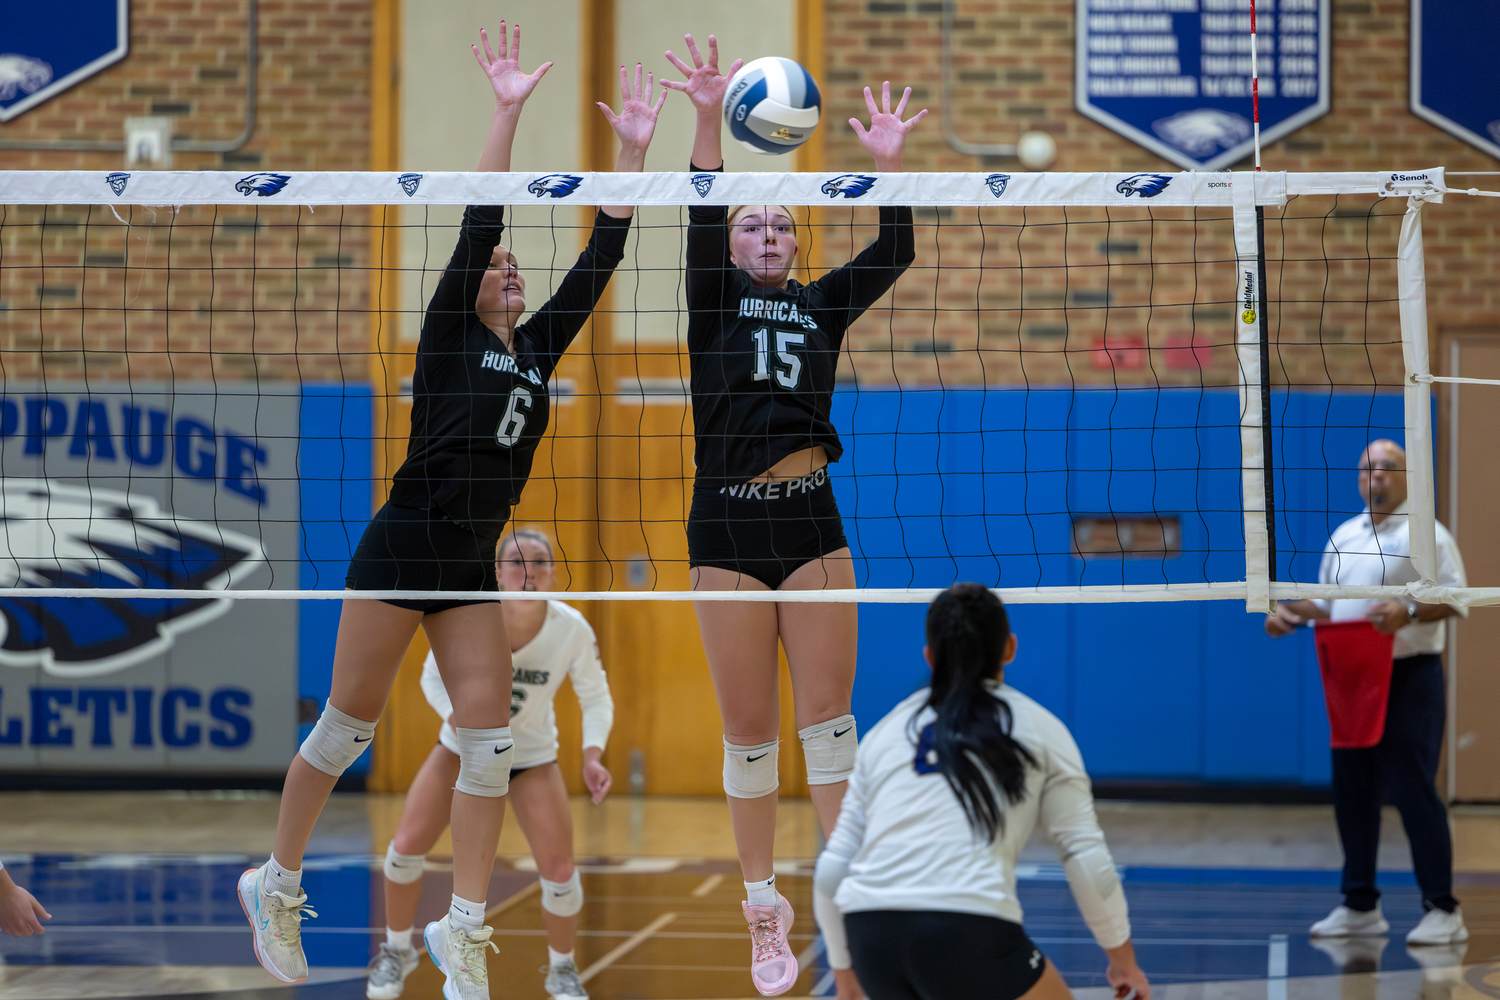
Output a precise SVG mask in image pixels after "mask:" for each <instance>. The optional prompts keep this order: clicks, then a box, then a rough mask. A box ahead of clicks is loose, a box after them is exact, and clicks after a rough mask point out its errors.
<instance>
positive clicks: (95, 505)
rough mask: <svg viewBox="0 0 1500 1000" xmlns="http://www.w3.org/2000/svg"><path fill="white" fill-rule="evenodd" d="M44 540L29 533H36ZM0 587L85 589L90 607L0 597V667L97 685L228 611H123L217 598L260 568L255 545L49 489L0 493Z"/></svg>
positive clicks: (115, 501) (17, 484)
mask: <svg viewBox="0 0 1500 1000" xmlns="http://www.w3.org/2000/svg"><path fill="white" fill-rule="evenodd" d="M39 523H41V524H44V525H45V526H46V529H47V530H45V531H37V530H36V525H37V524H39ZM0 546H3V551H4V554H5V558H4V560H3V562H0V587H7V588H29V587H82V588H97V589H98V591H99V597H97V598H73V597H25V596H6V597H0V666H3V667H21V668H28V667H41V668H42V670H43V671H44V672H45V673H47V674H49V675H51V676H54V677H97V676H100V675H101V674H110V673H115V672H116V671H119V670H123V669H124V668H126V667H128V666H131V665H132V664H135V663H139V662H140V661H142V660H145V659H149V658H150V657H153V656H157V655H160V654H161V653H163V652H165V651H166V650H167V649H168V648H169V647H171V645H172V643H173V641H174V637H175V636H177V635H179V634H181V633H183V632H187V631H190V630H191V629H195V628H198V627H199V626H201V625H205V624H207V623H208V622H210V621H212V620H213V619H215V618H218V617H219V616H220V615H222V614H224V613H225V612H226V611H228V610H229V608H230V605H231V603H232V602H231V601H230V600H228V599H227V598H203V597H182V598H167V599H165V600H163V599H160V598H152V599H130V598H127V597H118V596H115V595H118V594H123V593H128V592H129V591H131V590H133V589H136V588H141V587H149V588H153V589H158V588H161V589H180V590H225V589H228V588H229V586H230V585H231V583H237V582H239V581H241V580H243V579H244V578H245V577H246V576H248V575H249V574H251V573H253V572H255V571H256V570H258V569H260V568H261V567H263V566H264V565H265V563H266V556H265V552H264V550H263V549H262V548H261V545H260V542H258V541H257V540H255V539H254V538H251V537H249V536H247V535H242V534H240V533H239V532H235V531H229V530H227V529H225V528H221V527H219V526H218V525H217V524H214V523H212V522H207V521H197V520H193V519H191V518H186V517H181V516H178V515H174V514H172V513H170V512H167V511H163V510H162V509H161V506H160V505H159V504H158V503H157V501H156V500H155V499H154V498H152V497H149V496H143V495H141V494H136V493H123V492H120V491H117V490H105V489H99V488H97V487H93V488H89V487H80V486H70V485H67V484H65V483H59V482H55V481H53V480H49V479H20V478H17V479H5V480H3V481H0Z"/></svg>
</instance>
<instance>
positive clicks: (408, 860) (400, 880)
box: [385, 840, 427, 885]
mask: <svg viewBox="0 0 1500 1000" xmlns="http://www.w3.org/2000/svg"><path fill="white" fill-rule="evenodd" d="M426 860H427V855H425V854H401V853H399V852H397V850H396V842H395V841H394V840H393V841H391V843H390V846H389V847H387V848H386V849H385V877H386V878H388V879H390V880H391V881H392V882H395V883H396V884H397V885H411V884H412V883H413V882H415V881H417V880H418V879H419V878H421V877H422V862H424V861H426Z"/></svg>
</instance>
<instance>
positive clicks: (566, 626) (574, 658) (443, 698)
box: [422, 601, 615, 770]
mask: <svg viewBox="0 0 1500 1000" xmlns="http://www.w3.org/2000/svg"><path fill="white" fill-rule="evenodd" d="M511 664H512V670H511V687H510V732H511V737H512V738H513V739H514V740H515V741H516V754H515V758H514V760H515V763H513V764H512V765H511V766H512V767H513V768H515V769H518V770H519V769H521V768H527V767H536V766H538V765H541V764H550V763H551V762H552V761H554V760H556V759H557V713H556V712H554V711H553V708H552V699H553V698H554V697H555V696H556V695H557V689H558V687H559V686H560V685H561V684H562V682H563V678H564V677H569V678H571V679H572V681H573V693H574V694H576V695H577V696H578V704H579V706H580V707H582V709H583V745H584V747H585V748H587V747H598V748H599V749H601V750H603V749H604V747H605V744H606V743H607V742H608V741H609V730H610V727H611V726H613V725H614V720H615V703H614V699H612V698H611V697H610V695H609V681H608V679H607V678H606V677H605V676H604V665H603V664H602V663H600V662H599V642H598V640H597V639H595V638H594V630H593V629H592V628H591V627H590V626H589V623H588V620H587V619H586V618H584V617H583V615H581V614H579V613H578V612H577V611H575V610H574V609H573V608H570V607H569V606H568V605H566V604H563V603H561V602H559V601H548V602H547V618H546V620H545V621H543V622H542V627H541V630H540V631H538V632H537V634H536V636H535V637H534V638H533V639H532V640H531V641H530V642H528V643H527V644H526V645H524V646H522V647H521V648H520V649H518V650H516V651H515V652H514V653H513V654H511ZM422 693H423V694H425V695H426V696H427V703H428V704H429V705H431V706H432V708H433V710H434V711H435V712H437V714H438V715H439V716H440V717H441V718H442V720H443V728H442V731H441V732H440V733H439V735H438V742H440V743H441V744H442V745H443V746H445V747H447V748H448V749H449V750H451V751H453V752H454V753H458V735H457V734H456V733H455V732H454V731H453V725H452V723H451V722H450V721H449V717H450V716H452V715H453V700H452V699H451V698H449V697H448V690H447V689H446V688H444V687H443V679H442V677H441V676H440V675H439V674H438V668H437V658H436V657H435V656H434V655H433V654H432V653H428V654H427V662H426V663H424V664H422Z"/></svg>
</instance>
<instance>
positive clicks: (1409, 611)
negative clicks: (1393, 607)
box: [1406, 600, 1421, 622]
mask: <svg viewBox="0 0 1500 1000" xmlns="http://www.w3.org/2000/svg"><path fill="white" fill-rule="evenodd" d="M1417 610H1418V608H1417V602H1416V601H1412V600H1408V601H1407V602H1406V617H1407V619H1408V620H1409V621H1412V622H1417V621H1420V620H1421V619H1419V618H1418V617H1417Z"/></svg>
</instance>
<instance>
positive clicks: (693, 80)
mask: <svg viewBox="0 0 1500 1000" xmlns="http://www.w3.org/2000/svg"><path fill="white" fill-rule="evenodd" d="M683 39H684V40H685V41H686V42H687V47H688V54H689V55H691V56H692V57H693V65H692V67H691V68H690V67H689V66H688V64H687V63H685V62H683V61H682V60H681V59H678V58H677V57H676V56H674V55H673V54H672V50H671V49H668V50H667V62H669V63H671V64H672V65H673V66H676V67H677V69H678V71H679V72H681V73H682V75H683V76H685V77H687V80H686V81H684V82H682V83H679V82H677V81H676V80H663V81H662V82H661V85H662V86H663V87H667V88H669V89H671V90H680V91H682V92H683V93H684V94H686V95H687V96H688V100H690V101H692V102H693V107H694V108H695V109H696V110H697V112H698V113H699V114H700V115H703V114H708V113H709V112H712V113H714V114H719V113H720V108H721V107H722V105H723V103H724V93H725V91H727V90H728V89H729V78H730V77H732V76H734V74H736V73H738V72H739V70H740V67H741V66H743V65H744V64H745V60H743V59H736V60H735V61H734V63H733V64H732V65H730V67H729V72H728V74H721V73H720V72H719V41H718V39H716V38H714V36H713V35H709V36H708V60H707V61H704V59H703V56H702V55H701V54H700V53H699V52H698V46H697V44H696V43H695V42H694V41H693V36H692V35H684V36H683Z"/></svg>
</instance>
